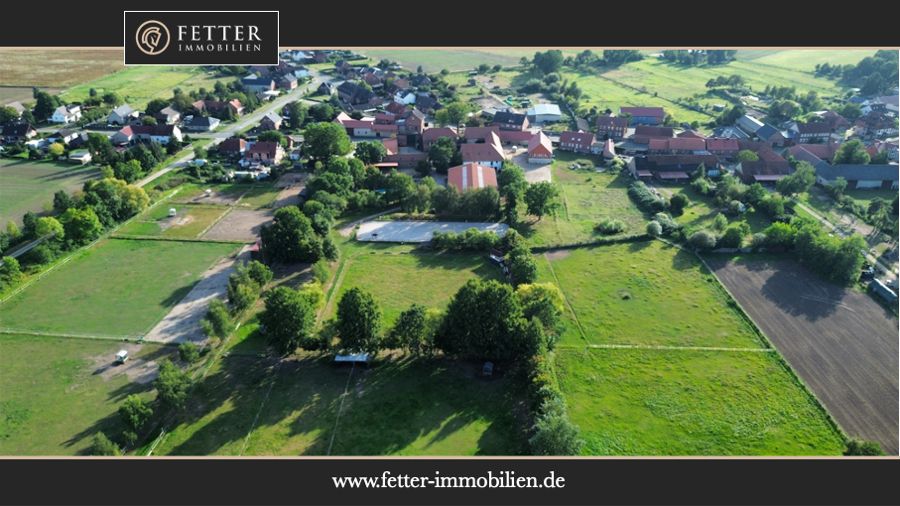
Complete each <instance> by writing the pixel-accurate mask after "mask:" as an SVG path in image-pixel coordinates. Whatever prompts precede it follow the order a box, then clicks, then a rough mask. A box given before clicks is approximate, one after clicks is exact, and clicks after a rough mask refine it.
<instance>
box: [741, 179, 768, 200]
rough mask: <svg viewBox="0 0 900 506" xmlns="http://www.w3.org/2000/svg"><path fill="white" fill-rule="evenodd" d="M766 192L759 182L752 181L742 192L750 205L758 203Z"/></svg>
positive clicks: (764, 196)
mask: <svg viewBox="0 0 900 506" xmlns="http://www.w3.org/2000/svg"><path fill="white" fill-rule="evenodd" d="M767 195H768V192H766V189H765V188H763V185H761V184H759V183H753V184H751V185H750V186H748V187H747V192H746V193H745V194H744V198H746V199H747V202H748V203H750V204H752V205H754V206H755V205H757V204H759V203H760V202H761V201H762V200H763V199H765V198H766V196H767Z"/></svg>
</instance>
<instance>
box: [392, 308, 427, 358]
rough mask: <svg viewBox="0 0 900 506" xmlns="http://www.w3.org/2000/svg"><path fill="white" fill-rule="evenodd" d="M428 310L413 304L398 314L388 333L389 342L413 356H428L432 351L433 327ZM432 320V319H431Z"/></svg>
mask: <svg viewBox="0 0 900 506" xmlns="http://www.w3.org/2000/svg"><path fill="white" fill-rule="evenodd" d="M429 320H430V318H429V314H428V310H427V309H426V308H425V306H423V305H421V304H413V305H411V306H410V307H409V309H407V310H406V311H404V312H402V313H400V317H399V318H397V322H396V323H395V324H394V327H393V328H392V329H391V332H390V335H389V337H390V341H391V343H392V344H393V345H395V346H398V347H401V348H403V349H405V350H407V351H409V352H410V353H411V354H413V355H415V356H422V355H425V356H427V355H430V354H431V353H432V352H433V349H434V330H435V329H434V325H433V324H431V325H429V323H431V322H430V321H429ZM431 320H433V318H431Z"/></svg>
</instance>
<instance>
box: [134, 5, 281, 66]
mask: <svg viewBox="0 0 900 506" xmlns="http://www.w3.org/2000/svg"><path fill="white" fill-rule="evenodd" d="M124 16H125V23H124V26H125V64H126V65H237V66H247V65H277V64H278V35H279V33H278V11H125V13H124Z"/></svg>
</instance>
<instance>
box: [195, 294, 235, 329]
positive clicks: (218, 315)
mask: <svg viewBox="0 0 900 506" xmlns="http://www.w3.org/2000/svg"><path fill="white" fill-rule="evenodd" d="M200 326H201V327H203V331H204V332H206V335H207V336H210V337H220V338H224V337H225V336H227V335H228V333H229V332H230V331H231V315H230V314H229V313H228V308H227V307H226V306H225V303H224V302H222V299H213V300H212V301H210V303H209V309H208V310H207V311H206V316H205V317H203V321H201V322H200Z"/></svg>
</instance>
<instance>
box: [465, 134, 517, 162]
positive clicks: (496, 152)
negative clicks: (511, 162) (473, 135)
mask: <svg viewBox="0 0 900 506" xmlns="http://www.w3.org/2000/svg"><path fill="white" fill-rule="evenodd" d="M469 130H470V129H469V128H467V129H466V135H468V131H469ZM482 140H483V142H467V143H465V144H463V145H462V146H460V148H459V151H460V154H461V155H462V160H463V162H474V163H477V164H479V165H485V166H487V167H493V168H495V169H499V168H500V167H501V166H502V165H503V162H504V160H506V155H504V153H503V147H502V146H501V145H500V138H499V137H498V136H497V134H496V133H494V132H493V131H489V132H488V134H487V136H486V137H485V138H483V139H482Z"/></svg>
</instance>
